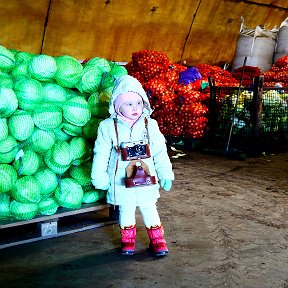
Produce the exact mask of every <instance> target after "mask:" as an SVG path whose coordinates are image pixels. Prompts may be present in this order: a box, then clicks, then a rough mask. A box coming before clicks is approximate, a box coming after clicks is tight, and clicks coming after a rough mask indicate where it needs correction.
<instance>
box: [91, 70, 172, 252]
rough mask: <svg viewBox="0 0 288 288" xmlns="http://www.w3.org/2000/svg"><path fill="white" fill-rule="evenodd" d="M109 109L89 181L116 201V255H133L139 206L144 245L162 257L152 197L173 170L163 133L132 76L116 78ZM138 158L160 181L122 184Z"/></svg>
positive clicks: (169, 182) (167, 187)
mask: <svg viewBox="0 0 288 288" xmlns="http://www.w3.org/2000/svg"><path fill="white" fill-rule="evenodd" d="M109 113H110V117H109V118H108V119H105V120H103V121H102V122H101V123H100V125H99V128H98V134H97V139H96V141H95V146H94V158H93V163H92V172H91V178H92V183H93V185H94V186H95V188H97V189H102V190H108V191H107V202H108V203H110V204H112V205H119V224H120V230H121V241H122V248H121V254H122V255H133V254H134V251H135V243H136V218H135V212H136V207H139V209H140V212H141V214H142V217H143V221H144V224H145V226H146V229H147V232H148V236H149V238H150V248H151V249H152V251H153V252H154V253H155V255H156V256H165V255H167V254H168V248H167V246H166V241H165V239H164V238H163V234H164V230H163V227H162V225H161V221H160V218H159V214H158V211H157V207H156V202H157V199H158V198H159V197H160V194H159V187H160V186H161V187H162V188H163V189H164V190H166V191H169V190H170V189H171V187H172V181H173V180H174V174H173V171H172V164H171V162H170V159H169V156H168V154H167V148H166V144H165V138H164V136H163V135H162V133H161V132H160V130H159V127H158V124H157V122H156V120H154V119H151V118H150V114H151V113H152V110H151V107H150V104H149V100H148V97H147V95H146V93H145V90H144V89H143V88H142V85H141V83H140V82H139V81H138V80H137V79H135V78H133V77H132V76H129V75H125V76H122V77H120V78H119V79H118V80H117V81H116V84H115V87H114V89H113V93H112V96H111V100H110V104H109ZM127 142H128V143H127ZM145 143H146V144H145ZM149 150H150V151H149ZM127 151H128V152H127ZM149 152H150V154H149ZM131 155H132V156H131ZM134 156H135V158H133V157H134ZM139 158H140V159H139ZM133 159H136V160H133ZM137 159H139V160H137ZM137 163H138V164H137ZM139 163H140V164H141V165H142V164H143V167H142V169H143V170H144V171H145V172H146V174H147V173H148V174H149V175H151V179H152V180H153V176H155V177H156V179H158V181H159V183H160V185H159V184H158V183H157V182H158V181H157V182H156V183H155V184H154V183H150V182H149V183H148V184H151V185H144V186H135V187H127V188H126V186H125V179H127V177H128V174H130V176H131V173H130V171H131V169H132V171H139V170H137V169H136V170H135V167H136V168H137V167H138V168H139V166H141V165H139ZM144 168H145V169H144ZM147 168H148V169H147ZM129 169H130V171H129ZM132 174H133V173H132ZM148 174H147V175H148ZM132 182H133V181H132Z"/></svg>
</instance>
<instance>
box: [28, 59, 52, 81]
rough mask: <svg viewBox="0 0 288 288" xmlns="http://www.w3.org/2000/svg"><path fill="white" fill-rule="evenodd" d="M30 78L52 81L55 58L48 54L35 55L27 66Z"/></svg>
mask: <svg viewBox="0 0 288 288" xmlns="http://www.w3.org/2000/svg"><path fill="white" fill-rule="evenodd" d="M28 71H29V73H30V75H31V77H32V78H34V79H36V80H39V81H52V79H53V77H54V75H55V73H56V71H57V65H56V60H55V59H54V57H52V56H48V55H44V54H42V55H35V56H34V57H33V58H32V60H31V62H30V63H29V66H28Z"/></svg>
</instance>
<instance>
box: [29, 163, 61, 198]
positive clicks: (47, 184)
mask: <svg viewBox="0 0 288 288" xmlns="http://www.w3.org/2000/svg"><path fill="white" fill-rule="evenodd" d="M33 176H34V178H35V180H36V181H37V183H38V186H39V188H40V192H41V195H42V197H44V196H45V197H47V196H49V195H50V194H51V193H52V192H53V191H54V190H55V189H56V187H57V185H58V179H57V175H56V173H55V172H53V171H52V170H51V169H49V168H47V167H44V168H41V169H40V170H38V171H37V172H36V173H35V174H34V175H33Z"/></svg>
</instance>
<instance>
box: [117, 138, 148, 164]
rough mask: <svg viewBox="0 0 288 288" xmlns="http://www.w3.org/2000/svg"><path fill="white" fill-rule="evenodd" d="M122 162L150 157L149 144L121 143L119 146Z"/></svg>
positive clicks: (138, 142) (140, 142)
mask: <svg viewBox="0 0 288 288" xmlns="http://www.w3.org/2000/svg"><path fill="white" fill-rule="evenodd" d="M120 150H121V154H122V159H123V161H131V160H137V159H145V158H149V157H151V154H150V147H149V144H148V143H147V142H146V141H144V140H141V141H135V142H122V143H121V145H120Z"/></svg>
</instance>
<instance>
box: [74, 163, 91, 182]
mask: <svg viewBox="0 0 288 288" xmlns="http://www.w3.org/2000/svg"><path fill="white" fill-rule="evenodd" d="M91 166H92V163H91V162H86V163H84V164H81V165H79V166H74V165H72V166H71V167H70V168H69V173H70V175H71V177H72V178H73V179H75V180H76V181H77V182H78V183H79V184H80V185H81V186H87V185H89V184H91Z"/></svg>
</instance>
